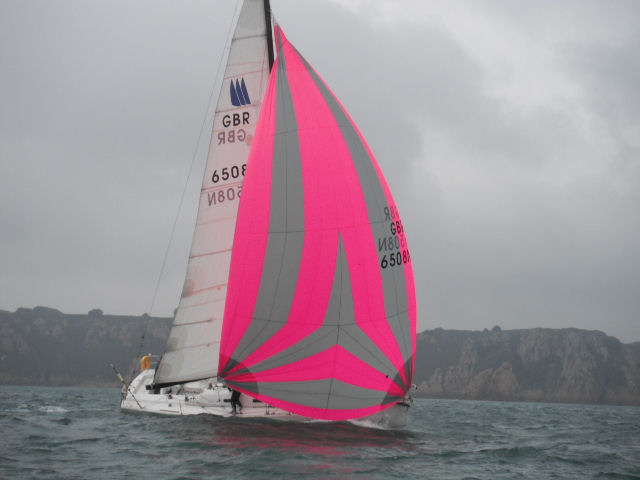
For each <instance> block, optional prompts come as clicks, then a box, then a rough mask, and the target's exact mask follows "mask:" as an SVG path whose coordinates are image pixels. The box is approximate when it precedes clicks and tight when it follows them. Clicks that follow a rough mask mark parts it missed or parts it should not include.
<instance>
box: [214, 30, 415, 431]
mask: <svg viewBox="0 0 640 480" xmlns="http://www.w3.org/2000/svg"><path fill="white" fill-rule="evenodd" d="M275 36H276V44H277V48H278V58H277V60H276V63H275V64H274V67H273V70H272V73H271V77H270V80H269V85H268V87H267V93H266V96H265V99H264V104H263V108H262V111H261V113H260V120H259V124H258V127H257V130H256V137H255V140H254V142H253V148H252V150H251V154H250V158H249V164H248V168H247V172H246V173H247V175H246V177H245V184H244V193H243V198H242V202H241V205H240V210H239V214H238V221H237V225H236V233H235V240H234V245H233V255H232V262H231V271H230V277H229V288H228V292H227V303H226V310H225V320H224V326H223V331H222V344H221V350H220V373H221V375H222V376H223V377H224V378H225V380H226V381H227V383H228V384H229V385H231V386H232V387H233V388H235V389H237V390H240V391H242V392H245V393H247V394H248V395H250V396H252V397H255V398H257V399H259V400H262V401H264V402H267V403H269V404H271V405H274V406H277V407H280V408H283V409H285V410H288V411H290V412H293V413H297V414H300V415H304V416H306V417H312V418H318V419H327V420H346V419H351V418H359V417H363V416H366V415H369V414H373V413H375V412H377V411H380V410H382V409H385V408H387V407H390V406H392V405H394V404H395V403H397V402H398V401H400V400H402V399H403V397H404V396H405V393H406V392H407V390H408V389H409V388H410V385H411V381H412V374H413V359H414V352H415V330H416V328H415V327H416V303H415V287H414V281H413V271H412V267H411V256H410V253H409V248H408V245H407V241H406V238H405V233H404V227H403V225H402V221H401V219H400V216H399V214H398V210H397V208H396V206H395V202H394V200H393V197H392V195H391V192H390V191H389V188H388V186H387V183H386V181H385V179H384V177H383V175H382V173H381V171H380V168H379V166H378V164H377V162H376V160H375V158H374V157H373V155H372V153H371V151H370V149H369V147H368V146H367V144H366V142H365V140H364V138H363V137H362V135H361V134H360V132H359V130H358V129H357V127H356V126H355V124H354V123H353V122H352V120H351V118H350V117H349V115H348V114H347V113H346V111H345V110H344V108H343V107H342V105H341V104H340V103H339V102H338V100H337V99H336V98H335V97H334V95H333V94H332V92H331V91H330V90H329V88H328V87H327V86H326V85H325V83H324V82H323V81H322V80H321V79H320V77H319V76H318V74H317V73H316V72H315V70H314V69H313V68H312V67H311V66H310V65H309V64H308V63H307V61H306V60H305V59H304V58H303V57H302V56H301V55H300V54H299V53H298V52H297V51H296V50H295V49H294V47H293V46H292V45H291V44H290V43H289V42H288V41H287V39H286V38H285V37H284V35H283V34H282V31H281V30H280V28H279V27H276V33H275Z"/></svg>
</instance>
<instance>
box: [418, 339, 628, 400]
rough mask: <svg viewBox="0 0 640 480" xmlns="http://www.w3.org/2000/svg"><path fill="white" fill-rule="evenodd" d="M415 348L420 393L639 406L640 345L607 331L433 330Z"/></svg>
mask: <svg viewBox="0 0 640 480" xmlns="http://www.w3.org/2000/svg"><path fill="white" fill-rule="evenodd" d="M416 349H417V354H416V371H415V379H414V381H415V383H416V384H417V385H418V393H419V395H421V396H425V397H436V398H437V397H440V398H461V399H483V400H511V401H533V402H541V401H543V402H566V403H608V404H621V405H640V343H633V344H629V345H625V344H623V343H621V342H620V341H619V340H617V339H616V338H613V337H609V336H607V335H605V334H604V333H602V332H598V331H587V330H578V329H574V328H569V329H559V330H556V329H542V328H536V329H526V330H508V331H502V330H500V328H499V327H495V328H494V329H493V330H491V331H487V330H485V331H484V332H471V331H455V330H443V329H436V330H429V331H425V332H422V333H421V334H419V335H418V339H417V347H416Z"/></svg>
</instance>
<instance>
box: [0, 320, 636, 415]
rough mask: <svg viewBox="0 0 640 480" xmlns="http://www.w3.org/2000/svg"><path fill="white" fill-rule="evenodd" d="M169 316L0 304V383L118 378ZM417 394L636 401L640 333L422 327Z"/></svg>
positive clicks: (104, 382) (158, 341)
mask: <svg viewBox="0 0 640 480" xmlns="http://www.w3.org/2000/svg"><path fill="white" fill-rule="evenodd" d="M170 327H171V319H170V318H153V317H149V316H147V315H143V316H139V317H134V316H115V315H104V314H103V313H102V312H101V311H100V310H97V309H96V310H91V311H90V312H89V313H88V314H86V315H68V314H64V313H61V312H59V311H57V310H54V309H51V308H45V307H36V308H34V309H28V308H19V309H18V310H17V311H15V312H7V311H3V310H0V384H30V385H84V386H108V385H111V386H116V385H118V381H117V379H116V377H115V375H114V373H113V371H112V370H111V367H110V366H109V364H110V363H113V364H114V365H115V366H116V367H117V368H118V369H119V370H120V372H122V374H123V375H124V377H125V378H128V376H129V375H130V373H131V372H132V370H133V369H134V368H135V367H136V362H137V360H136V358H135V357H136V353H138V349H139V345H140V339H141V335H142V333H143V331H145V332H146V334H145V341H144V348H143V352H142V353H147V352H152V353H156V354H159V353H162V351H163V350H164V347H165V342H166V339H167V337H168V335H169V329H170ZM414 383H416V385H418V391H417V394H418V395H419V396H425V397H436V398H461V399H478V400H512V401H545V402H571V403H611V404H624V405H640V342H638V343H632V344H627V345H625V344H623V343H621V342H620V341H619V340H617V339H615V338H613V337H609V336H607V335H605V334H604V333H602V332H597V331H587V330H578V329H573V328H570V329H559V330H558V329H541V328H536V329H526V330H506V331H502V330H501V329H500V328H499V327H495V328H494V329H493V330H491V331H488V330H485V331H484V332H474V331H457V330H443V329H436V330H428V331H425V332H422V333H420V334H419V335H418V338H417V344H416V364H415V375H414Z"/></svg>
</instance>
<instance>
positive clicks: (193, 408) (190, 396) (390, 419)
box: [120, 368, 410, 428]
mask: <svg viewBox="0 0 640 480" xmlns="http://www.w3.org/2000/svg"><path fill="white" fill-rule="evenodd" d="M154 373H155V370H153V369H152V368H149V369H147V370H144V371H143V372H141V373H140V374H139V375H138V376H137V377H136V378H135V379H134V380H133V382H131V384H130V385H129V388H128V389H127V390H126V392H124V391H123V398H122V402H121V403H120V407H121V408H122V409H123V410H126V411H130V412H145V413H156V414H161V415H203V414H206V415H216V416H219V417H232V416H236V417H238V418H273V419H278V420H286V421H298V422H317V421H318V420H314V419H310V418H306V417H301V416H299V415H294V414H292V413H290V412H287V411H284V410H281V409H279V408H275V407H272V406H270V405H268V404H266V403H264V402H260V401H258V400H255V399H254V398H251V397H249V396H247V395H241V396H240V405H241V408H240V409H238V411H237V412H236V413H234V412H233V411H232V406H231V391H230V390H229V389H228V388H227V387H226V386H224V385H223V384H221V383H216V382H215V379H211V380H202V381H199V382H191V383H187V384H184V385H175V386H173V387H168V388H163V389H161V390H160V392H159V393H151V391H150V390H147V386H148V385H151V383H152V382H153V377H154ZM409 403H410V402H407V403H403V404H397V405H394V406H393V407H391V408H388V409H386V410H384V411H382V412H378V413H376V414H374V415H370V416H368V417H364V418H361V419H357V420H352V421H351V423H354V424H356V425H361V426H366V427H374V428H402V427H404V426H406V424H407V417H408V413H409Z"/></svg>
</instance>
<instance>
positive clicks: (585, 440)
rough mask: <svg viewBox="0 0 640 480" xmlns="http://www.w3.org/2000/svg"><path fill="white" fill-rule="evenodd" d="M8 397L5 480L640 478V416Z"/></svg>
mask: <svg viewBox="0 0 640 480" xmlns="http://www.w3.org/2000/svg"><path fill="white" fill-rule="evenodd" d="M119 401H120V391H119V390H118V389H104V388H58V387H22V386H21V387H16V386H0V478H2V479H31V478H33V479H128V480H130V479H132V478H135V479H147V478H149V479H151V478H153V479H217V478H220V479H288V478H291V479H335V478H338V479H341V478H345V479H351V478H355V479H396V478H397V479H443V480H444V479H491V480H496V479H640V408H639V407H617V406H604V405H563V404H545V403H506V402H479V401H460V400H429V399H416V400H415V401H414V404H413V406H412V409H411V415H410V423H409V425H408V426H407V427H406V428H405V429H402V430H380V429H373V428H364V427H361V426H356V425H352V424H350V423H326V422H317V423H284V422H279V421H276V420H255V419H252V420H250V419H242V418H240V417H239V416H238V417H233V418H216V417H211V416H194V417H166V416H156V415H149V414H140V413H138V414H136V413H126V412H122V411H121V410H120V408H119Z"/></svg>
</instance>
